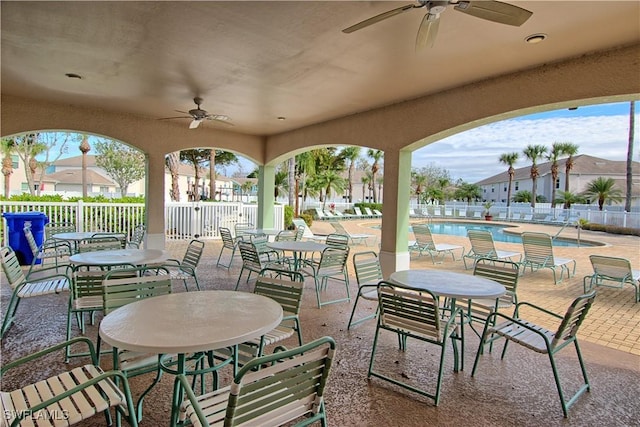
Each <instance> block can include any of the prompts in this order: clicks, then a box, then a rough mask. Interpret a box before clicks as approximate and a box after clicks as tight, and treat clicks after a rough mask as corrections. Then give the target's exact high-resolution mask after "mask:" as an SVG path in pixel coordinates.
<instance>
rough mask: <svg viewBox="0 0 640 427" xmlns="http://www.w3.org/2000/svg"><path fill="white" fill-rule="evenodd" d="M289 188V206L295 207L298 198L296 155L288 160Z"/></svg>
mask: <svg viewBox="0 0 640 427" xmlns="http://www.w3.org/2000/svg"><path fill="white" fill-rule="evenodd" d="M287 174H288V178H287V189H288V190H289V206H291V208H294V207H295V205H296V200H297V199H298V197H297V195H298V193H297V192H296V157H295V156H291V157H290V158H289V161H288V162H287Z"/></svg>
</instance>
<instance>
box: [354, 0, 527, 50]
mask: <svg viewBox="0 0 640 427" xmlns="http://www.w3.org/2000/svg"><path fill="white" fill-rule="evenodd" d="M449 5H453V6H454V7H453V8H454V10H457V11H458V12H462V13H466V14H467V15H471V16H475V17H476V18H482V19H486V20H488V21H493V22H498V23H500V24H507V25H513V26H515V27H519V26H520V25H522V24H524V23H525V22H526V21H527V19H529V17H530V16H531V15H532V14H533V13H532V12H530V11H528V10H526V9H523V8H521V7H518V6H514V5H512V4H509V3H502V2H499V1H490V0H479V1H463V0H460V1H458V0H445V1H431V0H418V3H417V4H415V3H413V4H408V5H405V6H402V7H398V8H396V9H392V10H389V11H387V12H384V13H381V14H379V15H376V16H373V17H371V18H369V19H365V20H364V21H361V22H358V23H357V24H355V25H352V26H350V27H348V28H345V29H344V30H342V32H343V33H347V34H348V33H353V32H354V31H358V30H360V29H362V28H365V27H368V26H369V25H373V24H375V23H377V22H380V21H383V20H385V19H387V18H391V17H392V16H396V15H399V14H401V13H404V12H408V11H410V10H413V9H422V8H426V10H427V14H426V15H425V16H424V18H423V19H422V23H421V24H420V28H419V29H418V36H417V37H416V50H419V49H422V48H424V47H432V46H433V43H434V42H435V39H436V35H437V33H438V26H439V25H440V14H441V13H442V12H444V10H445V9H446V8H447V6H449Z"/></svg>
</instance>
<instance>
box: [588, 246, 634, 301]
mask: <svg viewBox="0 0 640 427" xmlns="http://www.w3.org/2000/svg"><path fill="white" fill-rule="evenodd" d="M589 260H590V261H591V266H592V267H593V274H591V275H589V276H585V277H584V279H582V285H583V287H584V291H585V293H586V292H588V291H590V290H591V289H592V288H593V287H594V286H606V287H609V288H618V289H622V288H623V287H624V285H631V286H632V287H633V288H634V289H635V302H636V303H638V302H640V270H633V269H631V262H629V260H628V259H626V258H618V257H610V256H604V255H590V256H589Z"/></svg>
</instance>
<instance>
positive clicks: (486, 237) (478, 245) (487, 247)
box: [467, 230, 497, 257]
mask: <svg viewBox="0 0 640 427" xmlns="http://www.w3.org/2000/svg"><path fill="white" fill-rule="evenodd" d="M467 237H468V238H469V242H471V249H472V250H473V253H474V254H476V255H477V256H486V257H494V256H495V255H496V253H497V252H496V247H495V244H494V241H493V236H492V235H491V232H489V231H487V230H469V231H468V232H467Z"/></svg>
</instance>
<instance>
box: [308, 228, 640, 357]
mask: <svg viewBox="0 0 640 427" xmlns="http://www.w3.org/2000/svg"><path fill="white" fill-rule="evenodd" d="M433 221H434V222H465V223H474V221H473V220H471V219H468V220H464V221H462V220H456V219H448V218H447V219H442V220H440V219H436V220H433ZM411 223H412V224H418V223H426V220H422V219H412V220H411ZM477 223H478V224H487V225H505V226H508V227H510V232H511V233H516V234H519V233H522V232H524V231H535V232H541V233H547V234H549V235H551V236H555V235H556V233H558V231H559V230H560V229H561V226H559V225H547V224H537V223H523V222H517V223H516V222H501V221H491V222H485V221H483V220H482V221H477ZM342 224H343V225H344V227H345V229H346V230H347V231H348V232H350V233H369V234H375V235H377V236H378V239H377V242H379V241H380V239H379V236H380V230H379V229H373V228H371V226H372V225H379V224H380V220H350V221H342ZM312 230H313V232H314V233H316V234H328V233H332V232H334V230H333V228H332V227H331V224H330V222H329V221H315V222H314V223H313V225H312ZM559 237H562V238H565V239H577V238H578V230H577V229H576V228H575V227H566V228H565V229H564V230H563V231H562V233H560V235H559ZM412 239H413V235H412V234H411V233H410V234H409V240H412ZM433 239H434V241H435V242H436V243H449V244H456V245H463V246H464V247H465V253H466V252H467V251H468V250H469V248H470V247H471V245H470V243H469V239H468V238H467V237H463V236H451V235H443V234H434V235H433ZM580 239H581V240H582V241H591V242H596V243H601V244H604V246H584V247H566V246H557V247H554V255H555V256H556V257H561V258H571V259H575V260H576V263H577V266H576V274H575V276H573V277H571V278H570V279H567V278H565V279H564V280H563V281H562V283H560V284H558V285H554V284H553V274H552V272H551V270H549V269H543V270H539V271H537V272H534V273H531V272H530V271H529V270H527V272H526V274H524V275H523V276H521V277H520V280H519V282H518V298H519V300H520V301H529V302H532V303H534V304H537V305H542V306H544V307H546V308H547V309H550V310H551V311H555V312H557V313H561V314H564V312H565V311H566V309H567V307H568V306H569V304H570V303H571V301H573V299H574V298H575V297H576V296H578V295H580V294H582V293H583V285H582V279H583V277H584V276H587V275H590V274H592V273H593V270H592V267H591V262H590V261H589V255H591V254H599V255H607V256H617V257H624V258H627V259H629V261H631V266H632V268H634V269H640V237H638V236H623V235H615V234H608V233H603V232H595V231H587V230H580ZM495 244H496V249H499V250H505V251H519V252H523V250H522V244H520V243H505V242H496V243H495ZM364 249H365V248H364V247H354V248H352V253H354V252H355V251H359V250H364ZM373 249H375V250H378V248H377V243H376V247H375V248H373ZM411 268H435V269H444V270H451V271H459V272H467V273H469V274H471V269H469V270H465V269H464V265H463V263H462V261H457V262H452V261H451V259H450V258H447V259H446V260H445V261H444V262H443V263H440V264H435V265H433V264H432V263H431V259H430V257H429V256H428V255H424V256H418V255H417V254H415V253H414V254H413V255H412V256H411ZM350 271H351V272H353V270H350ZM532 320H536V319H535V318H532ZM538 320H540V321H541V322H542V321H545V319H542V318H541V319H538ZM580 338H581V339H583V340H585V341H590V342H593V343H597V344H601V345H605V346H607V347H610V348H614V349H618V350H622V351H625V352H629V353H632V354H635V355H639V356H640V303H638V304H636V303H635V302H634V289H633V288H632V287H631V286H625V288H624V289H613V288H606V287H599V288H598V297H597V299H596V302H595V304H594V306H593V307H592V309H591V312H590V313H589V316H588V317H587V320H586V321H585V323H584V324H583V325H582V327H581V329H580Z"/></svg>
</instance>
